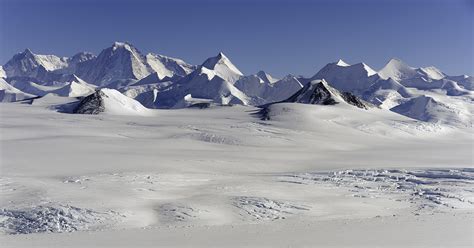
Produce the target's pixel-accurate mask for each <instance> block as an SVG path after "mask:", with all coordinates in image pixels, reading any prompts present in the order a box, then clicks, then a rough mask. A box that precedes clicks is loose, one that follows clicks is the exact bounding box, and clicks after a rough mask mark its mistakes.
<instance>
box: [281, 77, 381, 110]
mask: <svg viewBox="0 0 474 248" xmlns="http://www.w3.org/2000/svg"><path fill="white" fill-rule="evenodd" d="M283 102H291V103H304V104H317V105H335V104H339V103H342V104H349V105H352V106H355V107H358V108H361V109H369V108H371V107H373V106H372V104H370V103H368V102H365V101H363V100H362V99H359V98H358V97H356V96H355V95H353V94H351V93H349V92H340V91H338V90H337V89H335V88H333V87H331V86H330V85H329V84H328V82H326V81H325V80H324V79H323V80H313V81H311V82H309V83H307V84H306V85H305V86H304V87H303V88H302V89H301V90H299V91H297V92H296V93H295V94H293V95H292V96H290V97H289V98H288V99H286V100H284V101H283Z"/></svg>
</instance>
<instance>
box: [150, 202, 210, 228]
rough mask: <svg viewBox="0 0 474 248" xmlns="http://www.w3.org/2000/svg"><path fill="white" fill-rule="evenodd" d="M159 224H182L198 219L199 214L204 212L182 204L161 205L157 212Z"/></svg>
mask: <svg viewBox="0 0 474 248" xmlns="http://www.w3.org/2000/svg"><path fill="white" fill-rule="evenodd" d="M157 211H158V212H159V215H160V222H163V223H173V222H176V221H178V222H184V221H189V220H193V219H196V218H198V214H199V212H203V211H204V210H200V209H196V208H193V207H190V206H186V205H183V204H175V203H167V204H163V205H161V206H160V207H159V208H158V210H157Z"/></svg>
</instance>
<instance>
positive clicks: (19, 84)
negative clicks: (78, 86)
mask: <svg viewBox="0 0 474 248" xmlns="http://www.w3.org/2000/svg"><path fill="white" fill-rule="evenodd" d="M9 83H10V84H11V85H12V86H14V87H15V88H17V89H19V90H21V91H23V92H25V93H28V94H32V95H37V96H44V95H46V94H48V93H50V92H52V91H55V90H57V89H59V88H61V87H63V86H65V85H66V84H65V83H61V84H57V85H54V86H53V85H42V84H41V82H38V81H37V80H34V79H31V78H14V79H11V80H10V81H9Z"/></svg>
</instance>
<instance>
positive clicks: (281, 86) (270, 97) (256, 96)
mask: <svg viewBox="0 0 474 248" xmlns="http://www.w3.org/2000/svg"><path fill="white" fill-rule="evenodd" d="M234 86H235V87H236V88H238V89H239V90H241V91H242V92H243V93H245V94H246V95H247V96H249V97H250V98H251V103H252V104H253V105H262V104H266V103H271V102H278V101H282V100H285V99H286V98H288V97H289V96H291V95H292V94H293V93H294V92H296V91H298V90H300V89H301V88H303V85H302V84H301V82H300V81H299V80H298V79H297V78H296V77H294V76H292V75H288V76H286V77H284V78H283V79H281V80H278V79H275V78H273V77H272V76H270V74H268V73H265V72H263V71H260V72H258V73H257V74H254V75H249V76H243V77H241V78H240V79H239V80H238V81H237V82H236V83H235V84H234Z"/></svg>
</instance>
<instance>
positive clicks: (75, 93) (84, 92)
mask: <svg viewBox="0 0 474 248" xmlns="http://www.w3.org/2000/svg"><path fill="white" fill-rule="evenodd" d="M95 88H96V87H95V86H94V85H91V84H88V83H86V82H85V81H84V80H82V79H80V78H79V77H77V76H76V75H74V74H73V75H71V77H70V79H69V80H68V82H67V83H66V85H65V86H63V87H61V88H59V89H56V90H53V91H51V92H50V93H53V94H56V95H58V96H64V97H80V96H88V95H90V94H92V93H93V92H94V91H95Z"/></svg>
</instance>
